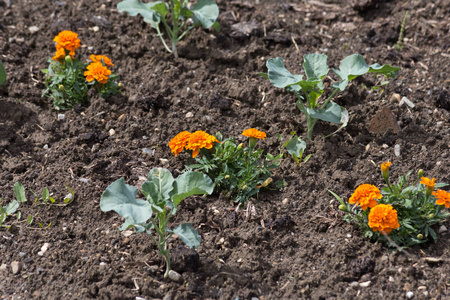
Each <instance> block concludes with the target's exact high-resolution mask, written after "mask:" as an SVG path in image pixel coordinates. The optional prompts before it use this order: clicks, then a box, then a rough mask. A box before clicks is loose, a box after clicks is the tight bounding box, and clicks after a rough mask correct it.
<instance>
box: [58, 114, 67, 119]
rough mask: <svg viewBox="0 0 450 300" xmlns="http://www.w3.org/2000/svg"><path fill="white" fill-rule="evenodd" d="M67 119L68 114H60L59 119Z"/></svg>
mask: <svg viewBox="0 0 450 300" xmlns="http://www.w3.org/2000/svg"><path fill="white" fill-rule="evenodd" d="M65 119H66V115H65V114H58V120H60V121H64V120H65Z"/></svg>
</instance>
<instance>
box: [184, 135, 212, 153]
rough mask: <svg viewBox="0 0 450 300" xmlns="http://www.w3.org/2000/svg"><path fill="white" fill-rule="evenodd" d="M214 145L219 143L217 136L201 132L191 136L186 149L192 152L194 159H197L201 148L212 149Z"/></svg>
mask: <svg viewBox="0 0 450 300" xmlns="http://www.w3.org/2000/svg"><path fill="white" fill-rule="evenodd" d="M214 143H219V141H218V140H217V139H216V137H215V136H213V135H210V134H207V133H206V132H204V131H201V130H199V131H196V132H194V133H193V134H191V136H190V137H189V140H188V142H187V145H186V149H188V150H192V151H193V152H192V157H196V156H197V155H198V153H199V152H200V149H201V148H205V149H211V148H212V147H213V146H214Z"/></svg>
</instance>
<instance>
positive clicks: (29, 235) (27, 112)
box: [0, 0, 450, 300]
mask: <svg viewBox="0 0 450 300" xmlns="http://www.w3.org/2000/svg"><path fill="white" fill-rule="evenodd" d="M117 3H118V1H117V0H113V1H111V0H98V1H84V0H78V1H70V0H61V1H31V0H11V1H8V0H5V1H1V2H0V15H1V16H2V18H1V22H0V41H1V43H0V47H1V52H0V54H1V60H2V61H3V64H4V65H5V68H6V72H7V82H6V83H5V84H4V85H3V86H1V87H0V196H1V198H2V199H3V202H2V204H3V205H5V204H6V203H9V202H10V201H12V200H13V199H14V193H13V185H14V183H15V182H21V183H22V184H23V185H24V186H25V188H26V190H27V198H28V202H26V203H24V204H22V205H21V206H20V208H19V211H20V212H21V218H20V220H17V219H16V218H15V217H9V218H8V219H7V220H6V221H5V223H4V224H6V225H12V226H11V228H9V229H7V228H1V229H0V251H1V252H0V253H1V256H0V265H1V267H0V295H1V298H2V299H147V300H149V299H161V298H164V299H166V300H167V299H260V300H262V299H266V300H267V299H404V298H406V297H407V296H408V297H411V296H412V297H413V298H414V299H450V277H449V276H450V275H449V274H450V264H449V259H450V255H449V254H450V231H449V230H448V229H449V228H450V222H449V221H446V222H444V223H443V224H440V225H437V226H436V227H435V230H436V232H439V233H438V238H439V241H438V242H437V243H433V242H429V243H426V244H422V245H420V246H415V247H412V248H409V249H408V250H407V251H408V252H409V254H410V256H408V255H407V254H405V253H402V252H397V251H389V249H388V247H387V246H386V244H383V243H380V242H374V241H371V240H370V239H367V238H365V237H363V236H362V235H361V233H360V232H359V231H358V229H357V228H355V227H354V226H352V225H351V224H348V223H346V222H344V221H343V220H342V217H343V213H342V212H341V211H339V210H338V208H337V207H338V204H339V203H338V202H337V200H335V199H334V198H333V196H332V195H331V194H330V193H329V192H328V190H331V191H334V192H335V193H337V194H339V195H340V196H341V197H343V199H348V197H349V196H350V195H351V193H352V192H353V191H354V189H355V188H356V187H357V186H358V185H359V184H362V183H371V184H375V185H377V186H379V187H381V186H382V178H381V176H380V169H379V166H380V164H381V163H382V162H385V161H388V160H390V161H392V166H391V177H392V178H394V179H396V178H398V176H399V175H401V174H405V173H406V172H408V171H409V170H412V171H413V175H411V177H415V176H416V175H415V174H417V173H416V172H417V171H418V170H419V169H423V170H424V172H425V175H426V176H428V177H430V178H432V177H435V178H436V179H437V181H438V182H447V183H449V182H450V172H449V170H450V168H449V167H450V162H449V160H450V156H449V147H450V132H449V128H450V98H449V91H448V89H449V82H450V80H449V77H448V75H449V66H450V52H449V48H450V39H449V31H448V29H449V25H450V22H449V9H450V6H449V2H448V1H440V0H435V1H423V0H422V1H421V0H410V1H400V0H397V1H383V0H364V1H353V0H348V1H285V0H281V1H275V0H267V1H264V0H260V1H258V0H254V1H238V0H235V1H226V0H221V1H218V5H219V8H220V16H219V22H220V25H221V31H220V32H219V33H216V32H214V31H213V30H204V29H202V28H197V29H194V30H193V31H192V32H191V33H190V35H188V36H187V37H186V38H185V39H184V40H183V41H182V42H180V43H179V53H180V57H179V58H178V59H175V58H174V57H173V56H171V55H170V54H169V53H167V52H165V50H164V48H163V46H162V44H161V42H160V40H159V39H158V37H157V36H156V33H155V31H154V30H153V29H152V28H151V27H150V26H149V25H148V24H146V23H144V22H143V20H142V18H141V17H130V16H128V15H127V14H120V13H118V11H117V8H116V5H117ZM406 11H409V15H408V17H407V20H406V26H405V39H404V42H403V49H402V50H397V49H395V48H394V47H393V46H394V45H395V43H396V42H397V40H398V36H399V33H400V27H401V23H402V19H403V17H404V15H405V13H406ZM62 30H72V31H74V32H76V33H78V34H79V38H80V39H81V43H82V47H81V48H80V50H79V51H78V52H77V56H78V57H79V58H81V59H83V60H86V61H87V59H88V57H89V55H90V54H93V53H95V54H103V55H106V56H108V57H110V58H111V59H112V61H113V63H114V67H113V71H114V72H116V73H117V74H118V75H119V76H120V81H121V82H122V83H123V85H124V88H123V91H122V93H121V94H119V95H116V96H114V97H112V98H110V99H107V100H104V99H102V98H99V97H97V96H96V95H95V94H92V95H90V97H91V103H90V105H89V106H80V107H76V108H75V109H73V110H71V111H67V112H61V111H55V110H54V108H53V105H52V103H51V100H50V99H48V98H45V97H42V92H43V90H44V88H45V86H44V75H43V73H42V72H41V70H42V69H44V68H46V67H47V66H48V62H47V60H48V58H50V57H51V56H53V53H54V52H55V46H54V42H53V38H54V36H55V35H57V34H58V33H59V32H60V31H62ZM308 53H323V54H326V55H327V56H328V63H329V65H330V68H338V66H339V63H340V61H341V60H342V59H343V58H344V57H346V56H347V55H350V54H353V53H360V54H362V55H363V56H364V57H365V59H366V61H367V62H368V63H369V64H372V63H375V62H377V63H380V64H392V65H394V66H398V67H400V71H399V72H398V76H397V77H396V78H395V79H389V83H388V84H386V85H383V86H381V88H379V89H375V88H374V87H376V86H377V85H378V86H380V80H381V81H382V80H383V79H382V78H381V79H380V78H376V77H375V76H373V75H366V76H363V77H362V78H361V79H358V80H355V81H354V82H352V84H351V85H350V86H349V88H348V89H347V91H345V92H343V93H340V94H338V96H337V98H336V99H335V101H336V102H337V103H338V104H340V105H342V106H344V107H346V108H347V109H348V111H349V115H350V121H349V124H348V126H347V127H346V128H345V129H343V130H341V131H339V132H338V133H337V134H334V135H332V136H331V137H328V138H326V137H325V136H326V135H328V134H330V133H332V132H333V131H335V130H336V129H337V126H334V125H329V124H327V123H319V124H318V126H316V128H315V131H314V138H313V140H312V141H307V149H306V151H305V155H307V154H311V155H312V156H311V158H310V159H309V161H307V162H305V163H303V164H302V165H301V167H298V166H297V165H296V163H295V162H294V161H293V160H292V159H291V158H290V157H288V156H287V155H286V156H285V157H284V159H283V161H282V164H281V166H280V168H279V169H277V170H276V171H275V172H274V174H273V178H274V179H276V180H278V179H284V180H285V181H286V183H287V186H286V187H285V188H283V189H282V190H279V189H276V188H275V187H272V188H271V189H266V190H263V191H261V193H260V195H259V197H258V198H257V199H251V200H250V201H249V202H247V203H246V205H245V206H241V207H238V205H237V203H234V202H233V201H232V199H222V198H221V197H219V195H218V194H215V195H212V196H208V197H198V196H196V197H195V196H194V197H190V198H188V199H186V200H185V201H184V202H183V203H182V205H181V208H180V211H179V213H178V214H177V216H176V217H175V218H174V219H173V224H172V225H178V224H180V223H182V222H190V223H192V224H193V226H194V228H196V229H197V230H198V231H199V233H200V235H201V237H202V243H201V246H200V247H199V248H198V249H196V250H195V251H194V250H191V249H186V248H184V247H183V246H182V242H181V241H180V240H179V239H177V238H173V239H171V241H170V242H171V243H170V244H171V247H172V256H173V268H174V270H175V271H177V272H178V273H180V274H181V275H182V278H181V279H180V280H179V281H172V280H170V279H164V278H163V272H164V262H163V260H162V259H161V257H160V256H159V255H158V253H157V250H156V247H155V245H154V244H153V242H152V241H151V239H150V238H149V237H148V236H146V235H145V234H140V235H136V234H134V233H133V232H130V231H127V232H120V231H119V230H118V227H119V226H120V225H121V224H122V222H123V220H122V219H121V218H120V217H119V216H118V215H117V214H116V213H114V212H108V213H104V212H102V211H101V210H100V206H99V201H100V197H101V195H102V192H103V191H104V190H105V188H106V187H107V186H108V185H109V184H111V183H112V182H113V181H115V180H117V179H119V178H121V177H124V178H125V181H126V182H127V183H128V184H131V185H134V186H136V187H139V186H140V185H141V184H142V182H143V180H145V177H146V175H147V174H148V172H149V171H150V169H151V168H154V167H164V168H168V169H169V170H171V171H172V172H173V174H174V176H178V175H179V174H180V173H181V172H182V170H183V168H184V164H185V163H186V162H187V161H188V159H189V157H188V154H181V155H179V156H177V157H174V156H173V154H171V152H170V149H169V147H168V142H169V140H170V139H171V138H172V137H174V136H175V135H176V134H177V133H179V132H180V131H183V130H188V131H191V132H193V131H196V130H205V131H207V132H209V133H215V132H217V131H220V132H221V133H222V134H223V135H224V136H225V137H232V136H234V137H237V139H238V140H239V141H242V142H245V141H246V140H245V138H244V137H243V136H241V133H242V131H243V130H244V129H247V128H251V127H255V128H258V129H260V130H263V131H265V132H266V133H267V138H266V139H265V140H264V141H260V142H259V143H258V145H259V147H261V148H263V149H264V151H266V152H269V153H273V154H277V153H279V151H280V149H282V144H283V142H280V140H279V139H278V137H277V134H280V135H281V137H282V139H283V140H284V141H285V140H287V139H288V137H289V135H290V133H291V132H292V131H296V132H297V134H299V135H302V136H305V135H306V121H305V118H304V116H302V115H301V114H300V112H299V110H298V109H297V108H296V106H295V101H296V98H295V96H294V95H293V94H292V93H288V92H286V91H284V90H282V89H278V88H275V87H274V86H272V85H271V84H270V82H268V80H265V79H264V78H262V77H261V76H260V75H258V72H266V71H267V69H266V67H265V63H266V61H267V59H269V58H272V57H277V56H280V57H282V58H283V60H284V62H285V64H286V67H287V68H288V69H289V70H290V71H291V72H292V73H297V74H299V73H300V72H302V68H301V64H302V62H303V55H305V54H308ZM336 80H337V78H336V76H335V75H334V74H333V73H332V72H330V74H329V76H328V77H327V78H326V80H325V81H326V85H331V84H332V83H333V82H334V81H336ZM403 97H406V98H407V99H408V100H409V101H410V102H411V103H412V105H411V103H405V100H404V99H403ZM402 99H403V101H401V100H402ZM406 102H408V101H406ZM60 114H64V116H62V115H60ZM395 149H396V150H395ZM44 187H48V189H49V191H50V193H51V195H52V197H53V198H54V199H55V200H56V202H55V204H59V205H61V204H64V202H63V199H64V197H65V196H66V194H68V190H67V189H66V187H70V188H71V189H73V190H74V192H75V195H76V196H75V198H74V199H73V201H72V202H71V203H70V204H69V205H67V206H56V205H48V204H44V203H43V202H42V201H40V200H38V201H37V202H36V203H35V202H34V199H35V197H34V195H33V194H32V193H31V190H33V191H34V192H36V193H37V194H38V195H39V194H41V193H42V190H43V188H44ZM30 215H31V216H33V222H32V223H31V225H27V222H26V220H27V217H28V216H30ZM39 224H40V225H42V228H41V226H40V225H39ZM446 229H447V230H446ZM46 243H48V245H47V248H48V249H47V250H46V251H44V250H45V249H44V250H43V249H42V247H43V246H44V244H46ZM411 293H412V294H411Z"/></svg>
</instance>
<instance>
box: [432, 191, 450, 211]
mask: <svg viewBox="0 0 450 300" xmlns="http://www.w3.org/2000/svg"><path fill="white" fill-rule="evenodd" d="M432 195H433V196H435V197H436V204H437V205H445V207H447V208H450V193H447V192H446V191H444V190H437V191H436V192H433V194H432Z"/></svg>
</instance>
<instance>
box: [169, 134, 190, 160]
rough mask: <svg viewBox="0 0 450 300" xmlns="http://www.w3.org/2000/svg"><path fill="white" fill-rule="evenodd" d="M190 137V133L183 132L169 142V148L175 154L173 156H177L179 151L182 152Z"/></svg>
mask: <svg viewBox="0 0 450 300" xmlns="http://www.w3.org/2000/svg"><path fill="white" fill-rule="evenodd" d="M190 136H191V133H190V132H189V131H183V132H180V133H179V134H177V135H176V136H175V137H174V138H173V139H171V140H170V142H169V147H170V149H171V150H172V152H173V153H174V154H175V156H177V155H178V154H180V152H181V151H183V149H184V147H186V144H187V142H188V140H189V138H190Z"/></svg>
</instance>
